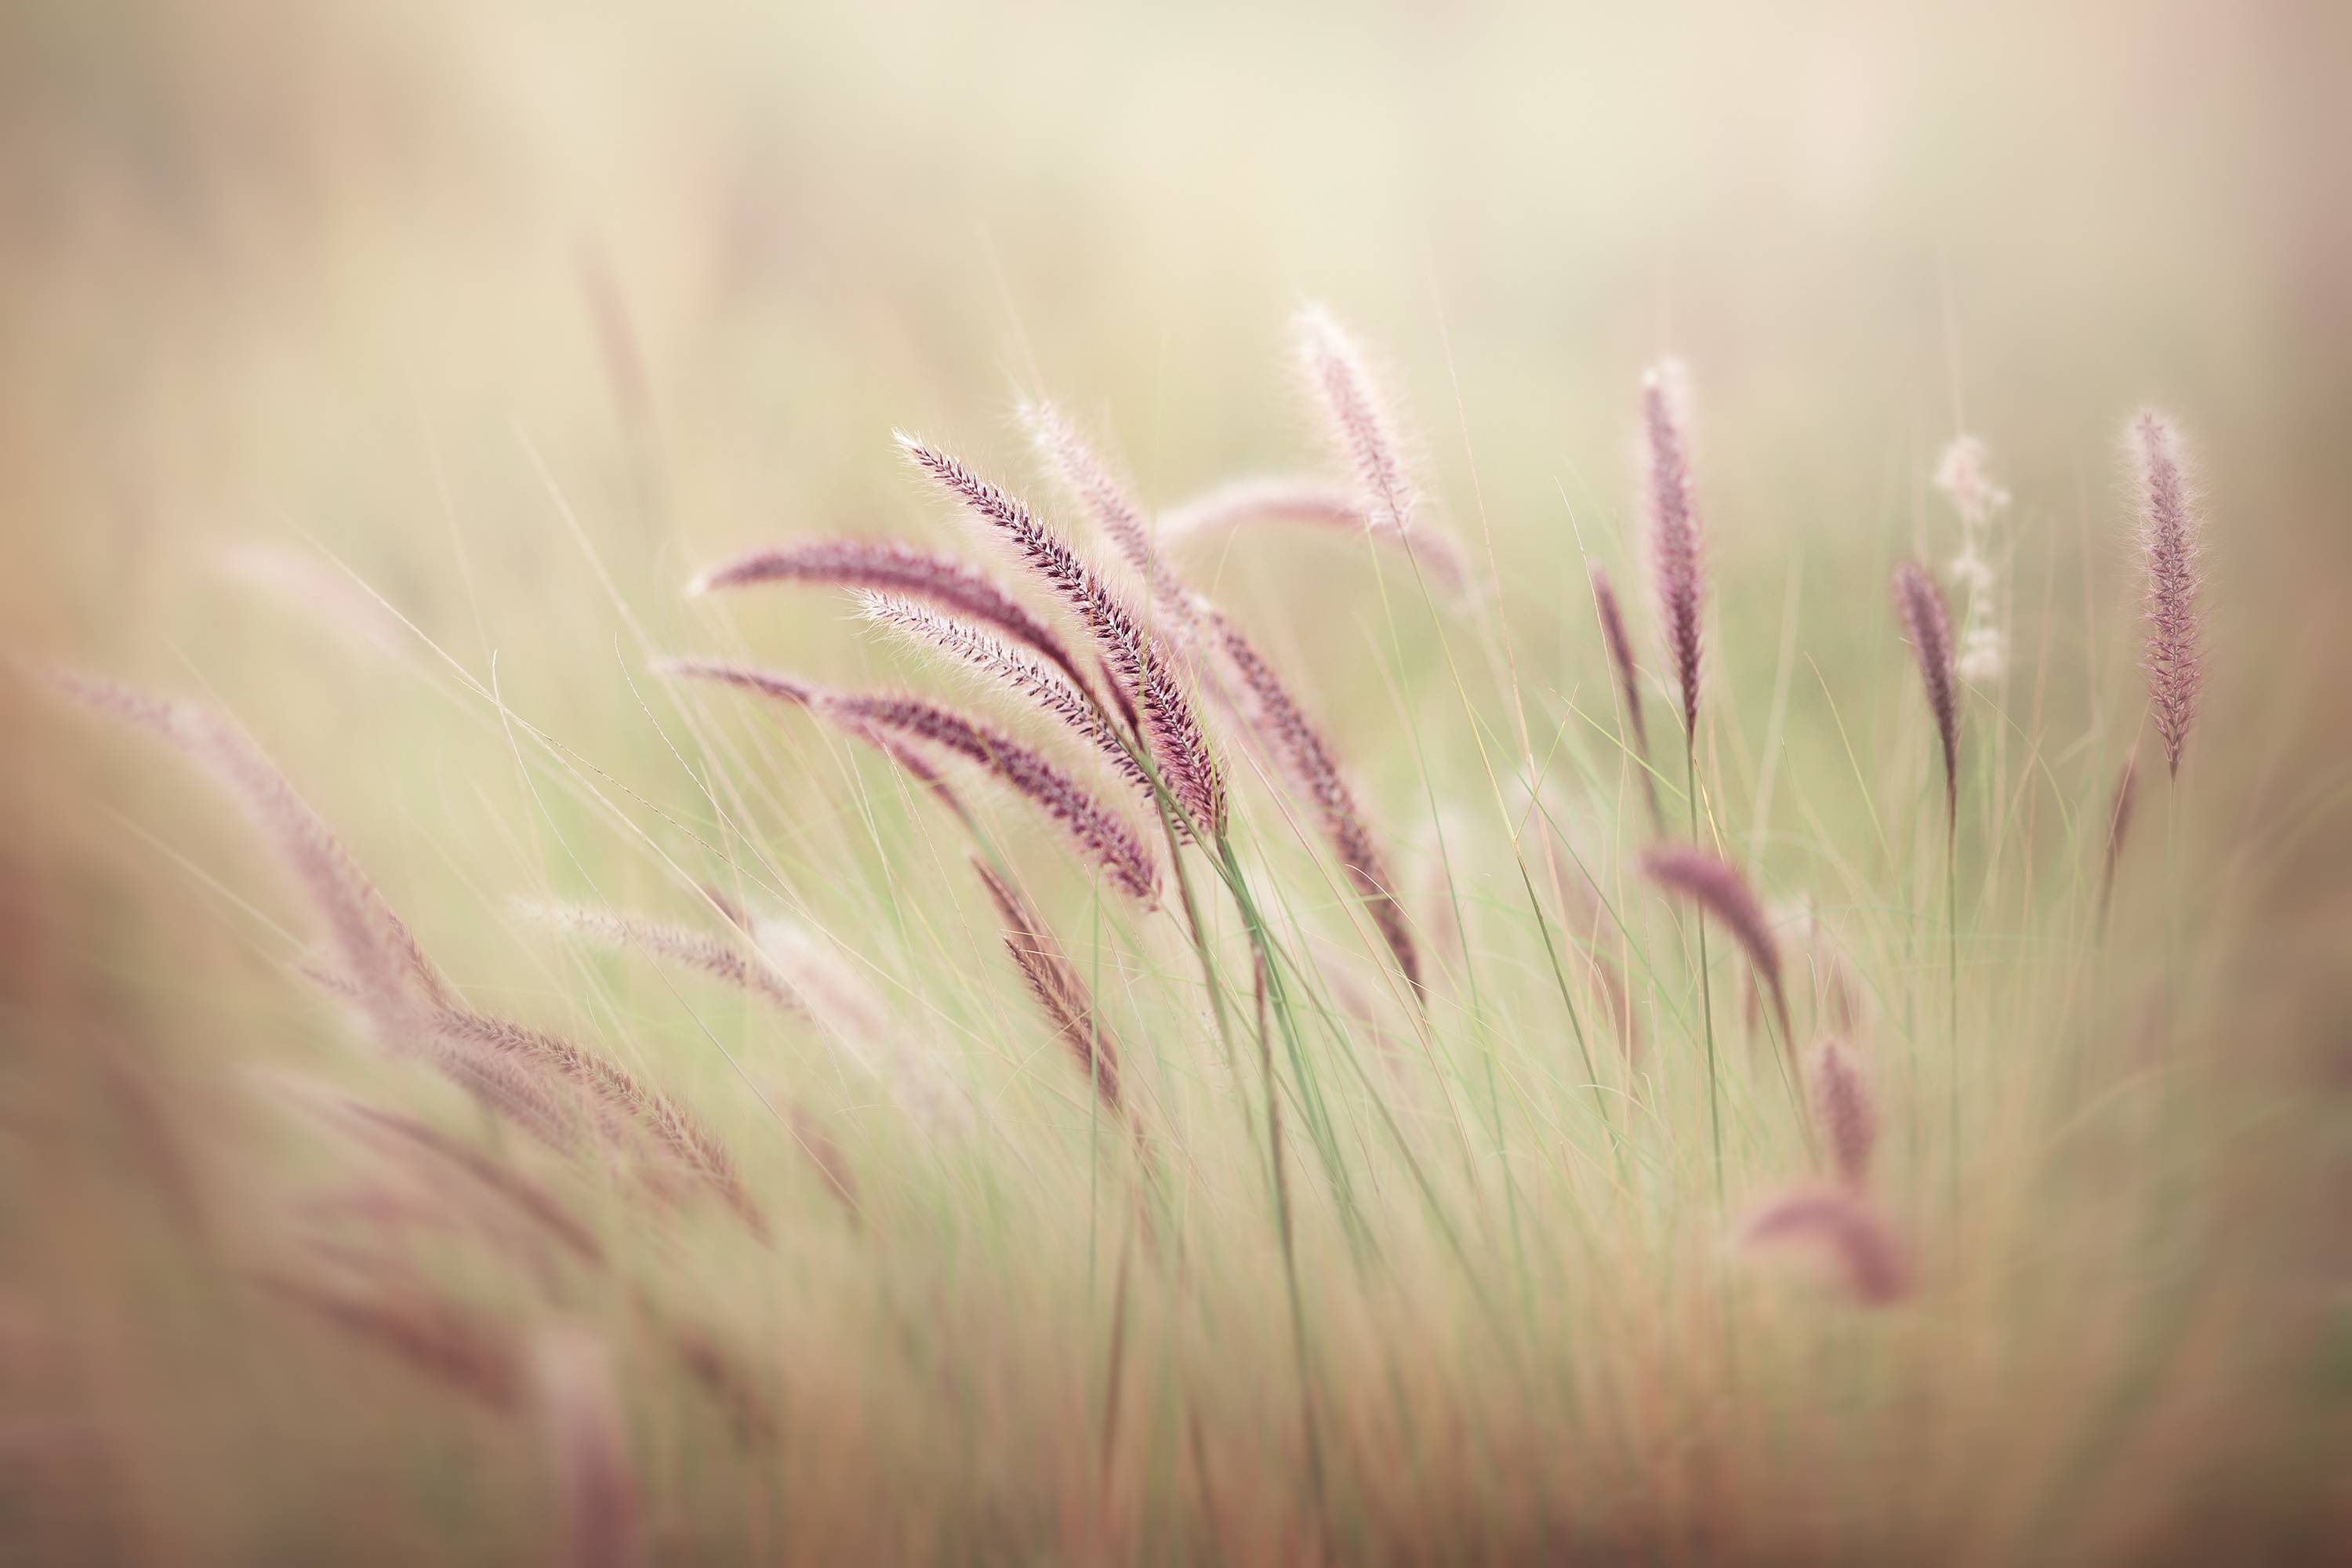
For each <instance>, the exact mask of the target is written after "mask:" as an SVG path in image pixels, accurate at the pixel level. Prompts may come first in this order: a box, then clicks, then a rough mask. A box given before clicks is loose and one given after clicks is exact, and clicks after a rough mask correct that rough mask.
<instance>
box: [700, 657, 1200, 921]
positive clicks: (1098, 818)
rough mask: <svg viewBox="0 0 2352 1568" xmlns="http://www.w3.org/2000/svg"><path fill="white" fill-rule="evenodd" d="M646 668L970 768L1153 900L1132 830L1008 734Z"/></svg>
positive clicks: (720, 673)
mask: <svg viewBox="0 0 2352 1568" xmlns="http://www.w3.org/2000/svg"><path fill="white" fill-rule="evenodd" d="M654 668H655V669H656V671H657V672H658V673H660V674H663V675H667V676H673V677H681V678H685V679H701V680H717V681H720V682H723V683H725V684H727V685H730V686H737V687H740V688H742V689H746V690H750V691H755V692H758V693H760V694H761V695H762V696H767V697H774V698H778V699H781V700H784V701H787V702H793V703H796V704H798V705H800V706H802V707H804V708H806V709H808V710H809V711H810V712H812V713H814V714H815V715H816V716H817V717H818V718H820V719H823V720H824V721H827V722H829V723H831V724H834V725H835V726H836V727H837V728H839V729H841V730H842V731H844V732H845V733H848V734H851V735H855V736H856V737H857V738H858V739H860V740H867V741H872V740H874V739H875V738H876V737H877V736H883V737H888V738H890V739H891V740H892V741H895V742H914V743H915V745H916V748H917V749H916V750H915V751H914V752H912V755H913V756H914V758H915V759H916V761H917V763H919V765H921V766H924V767H925V768H926V769H927V770H928V768H929V763H928V762H927V761H926V760H925V759H924V753H923V752H922V751H921V750H920V748H922V747H929V748H932V749H934V750H936V751H940V752H947V753H949V754H950V755H952V756H957V757H961V758H962V759H963V760H965V761H967V762H971V763H978V764H979V765H980V766H981V767H982V768H983V769H985V770H986V771H987V772H989V773H991V774H992V775H994V776H995V777H996V778H998V779H999V780H1001V781H1003V783H1004V784H1008V785H1010V786H1011V787H1012V788H1013V791H1014V792H1015V793H1016V794H1018V795H1021V796H1023V797H1024V799H1026V800H1028V801H1029V802H1030V803H1031V804H1033V805H1036V806H1039V807H1040V808H1042V809H1043V810H1044V811H1045V814H1046V815H1047V816H1051V817H1052V818H1054V820H1055V821H1056V822H1058V823H1059V824H1060V825H1061V826H1062V827H1063V829H1064V831H1065V832H1066V833H1067V834H1068V835H1069V837H1070V838H1071V839H1072V841H1073V842H1075V843H1076V845H1077V846H1078V847H1079V848H1080V849H1082V850H1083V851H1085V852H1086V854H1087V856H1088V857H1089V858H1092V859H1093V860H1094V861H1095V862H1096V863H1097V864H1098V865H1100V866H1101V867H1102V868H1103V869H1104V870H1105V871H1106V872H1108V874H1109V875H1110V878H1111V880H1112V881H1113V882H1115V883H1116V884H1117V885H1118V888H1119V889H1120V890H1121V891H1122V892H1124V893H1126V894H1127V895H1128V896H1129V898H1132V899H1134V900H1136V901H1137V902H1138V903H1139V904H1142V905H1143V906H1145V907H1146V908H1150V907H1152V906H1153V905H1155V904H1156V903H1157V901H1158V899H1159V892H1160V870H1159V862H1158V861H1157V860H1155V859H1154V858H1152V855H1151V852H1150V850H1149V849H1147V848H1145V847H1144V845H1143V841H1142V840H1141V839H1140V838H1139V837H1137V835H1136V833H1135V830H1134V829H1133V828H1131V827H1129V826H1128V825H1127V823H1126V822H1124V821H1123V820H1121V819H1120V818H1119V816H1118V815H1117V814H1116V813H1114V812H1112V811H1111V810H1109V809H1108V807H1106V806H1105V805H1102V803H1101V802H1099V801H1097V799H1096V798H1095V797H1094V795H1092V794H1091V793H1089V792H1088V791H1087V789H1086V788H1085V787H1083V786H1082V785H1080V784H1078V783H1077V782H1076V780H1074V779H1072V778H1071V777H1070V776H1069V774H1067V773H1064V772H1063V771H1062V770H1061V769H1060V768H1057V767H1055V765H1054V764H1053V763H1050V762H1048V761H1046V760H1045V757H1044V756H1042V755H1041V754H1039V753H1038V752H1036V751H1034V749H1032V748H1031V747H1028V746H1025V745H1024V744H1022V743H1021V742H1018V741H1016V740H1014V739H1013V737H1011V736H1010V735H1007V734H1004V733H1003V732H1002V731H997V730H993V729H991V728H989V727H988V726H986V725H983V724H981V723H978V722H976V721H972V720H971V719H967V718H965V717H964V716H963V715H962V714H961V713H958V712H956V711H954V710H952V709H949V708H943V707H941V706H940V705H939V704H938V703H936V702H930V701H927V700H924V699H922V698H919V697H912V696H903V695H897V694H891V693H880V694H874V693H864V692H847V691H834V690H831V689H825V688H822V687H816V686H812V685H810V684H808V683H807V682H805V681H802V680H798V679H793V677H791V676H786V675H779V674H777V673H775V672H774V671H772V670H763V669H759V668H753V667H751V666H749V665H740V664H731V663H727V662H724V661H720V660H714V659H691V658H670V659H662V660H660V661H658V662H657V663H656V665H655V667H654ZM890 754H891V755H892V756H893V757H894V758H896V757H897V756H898V752H897V751H895V750H893V751H891V752H890ZM924 782H926V783H929V782H931V780H930V779H928V778H927V779H925V780H924Z"/></svg>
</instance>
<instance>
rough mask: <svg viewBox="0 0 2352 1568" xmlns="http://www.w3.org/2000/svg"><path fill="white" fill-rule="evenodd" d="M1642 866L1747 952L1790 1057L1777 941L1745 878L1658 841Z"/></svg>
mask: <svg viewBox="0 0 2352 1568" xmlns="http://www.w3.org/2000/svg"><path fill="white" fill-rule="evenodd" d="M1642 869H1643V870H1644V871H1646V872H1648V873H1649V877H1650V879H1651V880H1652V881H1654V882H1655V883H1657V884H1658V886H1660V887H1662V888H1664V889H1667V890H1668V891H1669V892H1673V893H1677V894H1679V895H1681V896H1682V897H1684V898H1685V899H1688V900H1691V901H1692V902H1693V903H1695V904H1696V905H1698V906H1699V908H1700V909H1702V910H1706V912H1707V913H1708V914H1711V915H1713V916H1714V917H1715V918H1716V920H1717V921H1718V922H1720V923H1721V924H1722V925H1723V926H1724V928H1725V929H1726V930H1727V931H1730V932H1731V934H1732V936H1733V938H1734V939H1735V940H1737V941H1738V943H1739V946H1740V950H1741V951H1742V952H1745V953H1747V955H1748V965H1749V967H1751V968H1753V969H1754V970H1755V971H1756V973H1757V974H1758V975H1759V976H1760V977H1761V978H1762V980H1763V982H1764V984H1765V987H1766V989H1767V990H1769V992H1770V993H1771V995H1772V1011H1773V1014H1774V1016H1776V1017H1778V1018H1779V1020H1780V1040H1781V1044H1782V1046H1783V1047H1784V1048H1787V1049H1788V1050H1790V1053H1791V1056H1792V1057H1793V1055H1794V1051H1795V1047H1794V1044H1793V1037H1792V1036H1791V1035H1790V1030H1789V996H1788V993H1787V992H1786V991H1784V990H1783V989H1782V988H1781V984H1780V945H1779V944H1778V943H1777V942H1774V941H1773V940H1772V930H1771V927H1770V926H1769V925H1768V924H1767V923H1766V922H1765V920H1764V908H1763V906H1762V905H1761V904H1759V903H1758V902H1757V901H1756V894H1755V892H1754V891H1753V890H1752V889H1749V887H1748V879H1747V878H1745V877H1743V876H1741V875H1740V874H1739V871H1738V868H1736V867H1734V866H1732V865H1730V864H1728V863H1727V862H1726V861H1722V860H1718V859H1717V858H1715V857H1714V856H1712V855H1710V854H1708V853H1706V851H1705V850H1703V849H1693V848H1690V847H1687V846H1684V845H1661V846H1659V847H1656V848H1654V849H1651V850H1648V851H1645V852H1644V853H1643V856H1642Z"/></svg>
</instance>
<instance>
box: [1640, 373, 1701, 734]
mask: <svg viewBox="0 0 2352 1568" xmlns="http://www.w3.org/2000/svg"><path fill="white" fill-rule="evenodd" d="M1642 504H1643V516H1644V518H1645V519H1646V521H1647V523H1648V528H1649V535H1650V570H1651V574H1652V577H1653V579H1654V586H1655V591H1656V593H1657V597H1658V624H1659V626H1660V627H1661V635H1662V636H1663V637H1664V641H1665V645H1666V652H1667V662H1668V663H1669V664H1671V665H1672V666H1673V668H1674V672H1675V689H1676V690H1677V691H1678V692H1679V693H1680V694H1681V696H1682V721H1683V735H1684V737H1685V739H1686V740H1692V739H1695V738H1696V735H1697V733H1698V689H1699V619H1700V616H1701V614H1702V611H1703V609H1704V606H1703V605H1702V604H1701V602H1700V601H1701V594H1702V590H1703V588H1704V586H1705V581H1706V573H1705V570H1704V568H1703V566H1702V564H1701V563H1700V558H1699V534H1698V491H1697V485H1696V481H1695V480H1694V479H1693V478H1692V475H1691V452H1690V410H1689V393H1688V388H1687V381H1686V377H1685V374H1684V371H1683V367H1682V365H1681V364H1680V363H1678V362H1676V361H1674V360H1664V361H1662V362H1660V363H1657V364H1654V365H1653V366H1651V367H1650V369H1649V370H1648V371H1646V372H1644V373H1643V376H1642Z"/></svg>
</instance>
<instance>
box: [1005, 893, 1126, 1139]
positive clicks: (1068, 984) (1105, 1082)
mask: <svg viewBox="0 0 2352 1568" xmlns="http://www.w3.org/2000/svg"><path fill="white" fill-rule="evenodd" d="M971 864H972V868H973V869H974V870H976V871H978V872H979V873H980V879H981V880H982V882H983V883H985V884H986V885H987V887H988V896H989V897H990V898H991V899H992V900H995V903H996V910H997V913H998V914H999V915H1001V916H1002V917H1003V921H1004V950H1005V951H1006V952H1009V953H1011V954H1012V955H1013V963H1014V964H1015V965H1016V966H1018V967H1019V969H1020V971H1021V978H1022V979H1024V980H1025V981H1027V982H1028V983H1029V990H1030V993H1031V994H1033V995H1034V996H1035V997H1036V998H1037V1005H1039V1006H1041V1007H1043V1008H1044V1009H1045V1017H1046V1019H1047V1021H1048V1022H1050V1023H1051V1024H1052V1025H1053V1026H1054V1033H1055V1037H1057V1038H1058V1039H1059V1040H1060V1041H1061V1042H1062V1045H1063V1046H1064V1047H1065V1048H1066V1049H1067V1050H1068V1051H1069V1053H1070V1056H1071V1058H1073V1059H1074V1060H1076V1063H1077V1065H1078V1070H1079V1071H1080V1072H1083V1073H1085V1074H1086V1075H1087V1079H1089V1080H1090V1081H1091V1082H1092V1083H1093V1084H1094V1089H1095V1093H1096V1095H1097V1096H1098V1097H1099V1098H1100V1099H1101V1100H1102V1103H1103V1109H1104V1110H1108V1111H1109V1112H1110V1113H1111V1115H1112V1116H1113V1117H1114V1118H1124V1116H1125V1114H1126V1112H1125V1110H1123V1108H1122V1104H1121V1101H1120V1098H1119V1078H1118V1057H1119V1052H1118V1040H1117V1039H1116V1038H1114V1037H1112V1035H1111V1033H1110V1031H1109V1030H1108V1028H1106V1027H1105V1026H1103V1023H1102V1020H1101V1019H1100V1018H1098V1017H1097V1016H1096V1015H1095V1004H1094V995H1093V994H1092V993H1091V992H1089V991H1088V990H1087V983H1086V981H1085V980H1084V979H1083V978H1082V977H1081V976H1080V975H1079V973H1078V971H1077V966H1076V964H1073V963H1071V962H1070V961H1069V959H1068V957H1067V956H1066V954H1065V953H1064V952H1062V944H1061V943H1060V942H1056V941H1055V939H1054V934H1053V932H1051V931H1048V930H1046V929H1045V921H1043V920H1042V919H1040V918H1039V917H1038V915H1037V913H1036V911H1035V910H1033V909H1031V908H1030V906H1029V900H1026V899H1024V898H1023V897H1022V896H1021V892H1020V889H1017V888H1015V887H1013V884H1012V883H1010V882H1008V881H1006V880H1005V879H1003V877H1001V876H999V875H997V873H996V869H995V868H993V867H992V866H991V865H989V863H988V862H987V861H986V860H984V859H982V858H981V857H979V856H977V855H975V856H973V857H972V858H971Z"/></svg>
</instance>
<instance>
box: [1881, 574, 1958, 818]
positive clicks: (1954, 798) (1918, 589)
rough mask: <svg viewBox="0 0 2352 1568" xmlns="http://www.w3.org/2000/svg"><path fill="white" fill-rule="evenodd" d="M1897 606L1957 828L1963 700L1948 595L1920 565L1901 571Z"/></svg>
mask: <svg viewBox="0 0 2352 1568" xmlns="http://www.w3.org/2000/svg"><path fill="white" fill-rule="evenodd" d="M1895 608H1896V609H1897V610H1898V611H1899V612H1901V614H1902V616H1903V626H1904V630H1905V631H1906V632H1907V633H1909V634H1910V638H1911V652H1912V654H1913V655H1914V657H1916V658H1917V660H1918V662H1919V682H1920V685H1921V686H1922V687H1923V688H1924V689H1926V691H1927V708H1928V710H1929V711H1930V712H1932V713H1933V714H1934V715H1935V716H1936V737H1937V740H1939V741H1941V742H1943V746H1944V817H1945V823H1946V826H1958V821H1959V811H1960V779H1959V753H1960V698H1959V689H1958V686H1957V685H1955V684H1954V681H1953V679H1952V621H1951V617H1950V616H1948V615H1947V614H1946V613H1945V610H1944V595H1942V594H1941V593H1939V592H1937V588H1936V580H1935V579H1934V578H1932V577H1930V576H1928V575H1927V569H1926V568H1924V567H1922V566H1920V565H1919V564H1918V563H1916V562H1912V561H1902V562H1897V563H1895Z"/></svg>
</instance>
